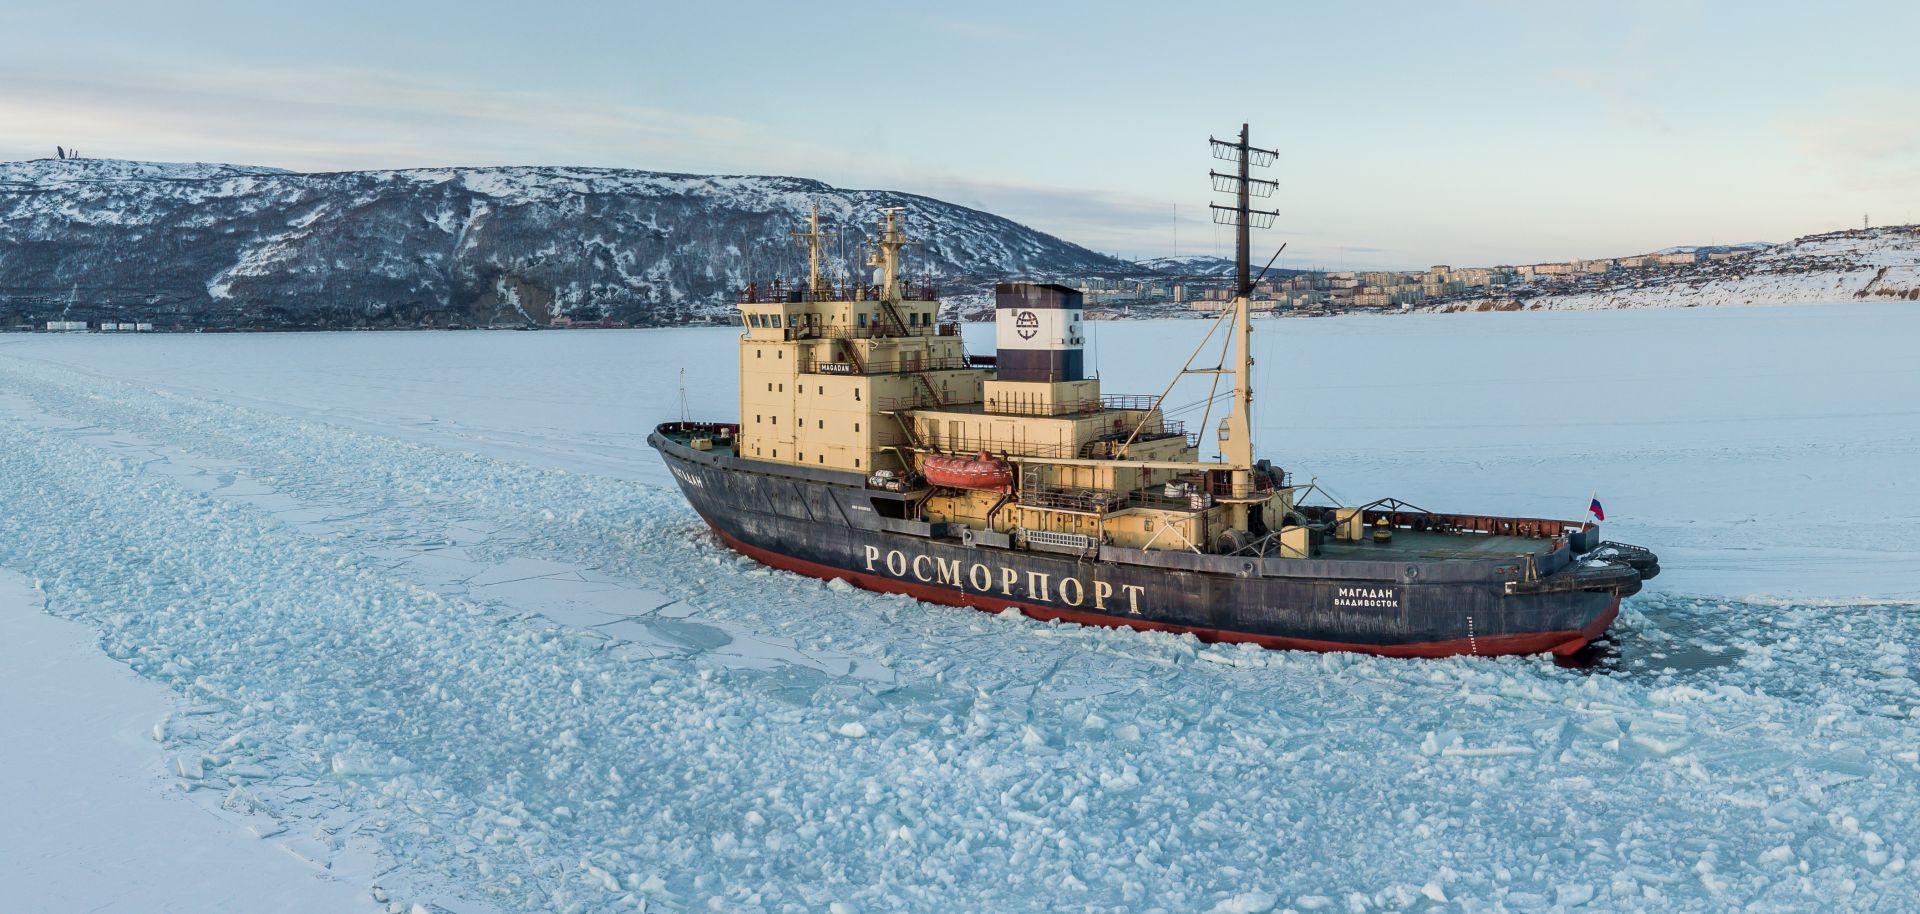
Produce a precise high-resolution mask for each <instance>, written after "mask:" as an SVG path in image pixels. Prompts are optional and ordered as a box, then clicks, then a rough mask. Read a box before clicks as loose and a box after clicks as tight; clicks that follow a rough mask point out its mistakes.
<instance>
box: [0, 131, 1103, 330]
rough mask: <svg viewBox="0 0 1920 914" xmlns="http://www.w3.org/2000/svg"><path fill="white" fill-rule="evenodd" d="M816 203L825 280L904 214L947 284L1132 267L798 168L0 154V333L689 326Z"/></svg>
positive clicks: (912, 261)
mask: <svg viewBox="0 0 1920 914" xmlns="http://www.w3.org/2000/svg"><path fill="white" fill-rule="evenodd" d="M815 203H817V204H819V206H820V208H821V211H822V215H823V216H824V217H826V218H827V219H828V220H830V221H831V222H832V223H834V225H835V226H836V234H837V236H838V237H836V239H835V240H834V241H833V242H830V244H829V247H830V249H831V250H830V251H829V257H828V261H829V266H830V268H831V269H832V271H833V272H834V273H835V274H836V275H850V276H854V277H864V275H865V268H864V267H863V266H861V265H860V260H859V241H860V240H861V239H862V238H864V237H865V236H866V235H867V234H868V233H870V232H871V231H873V229H872V225H873V223H874V221H875V218H876V217H877V216H878V214H879V212H880V211H881V210H882V209H885V208H889V207H897V206H903V207H906V224H907V227H908V230H909V232H910V233H912V234H913V235H914V237H915V239H916V241H917V242H918V243H917V244H916V245H915V246H914V248H912V249H910V253H909V257H908V268H909V270H910V271H911V272H912V273H913V274H914V275H915V276H916V277H919V278H924V279H927V280H930V281H933V282H936V283H941V284H946V285H948V286H950V287H952V286H961V287H967V288H973V287H977V286H980V285H983V284H985V283H988V282H991V281H994V280H998V279H1005V278H1015V277H1018V278H1034V279H1048V278H1061V277H1069V276H1072V277H1080V276H1088V275H1119V274H1125V273H1134V272H1138V268H1137V267H1134V266H1133V265H1132V264H1129V263H1127V262H1125V261H1121V260H1117V259H1114V258H1111V257H1107V256H1105V255H1102V254H1098V253H1096V252H1093V251H1091V250H1088V249H1086V248H1084V247H1081V246H1079V245H1076V244H1072V243H1071V242H1067V241H1064V240H1062V239H1060V238H1057V237H1055V236H1053V235H1049V234H1046V233H1044V232H1040V231H1037V230H1035V229H1032V228H1030V227H1027V226H1024V225H1021V224H1019V223H1016V222H1013V221H1012V220H1009V219H1006V218H1004V217H1000V216H997V215H994V214H992V213H987V212H984V211H981V210H977V209H973V208H971V207H966V206H961V205H958V204H952V203H947V202H945V201H942V200H938V199H936V198H933V197H927V196H923V195H919V194H911V193H906V192H902V191H891V190H862V189H848V188H838V187H834V186H832V185H830V184H827V183H825V182H823V181H818V180H815V179H811V178H797V177H790V176H780V175H696V174H685V173H674V172H654V171H642V170H637V169H612V168H595V167H586V166H488V167H463V166H450V167H428V168H413V169H385V170H369V171H335V172H292V171H284V170H280V169H271V168H264V167H256V166H235V165H225V164H218V163H154V162H130V161H123V160H103V159H64V160H62V159H39V160H27V161H23V162H9V163H0V325H16V324H19V323H28V324H38V323H40V322H42V321H45V320H50V319H72V320H88V319H120V320H134V319H139V320H150V321H154V322H156V323H158V324H160V325H162V326H173V327H179V328H182V329H194V328H208V329H218V328H227V327H235V328H242V327H249V328H260V329H290V328H325V327H406V326H441V325H460V326H475V325H526V324H535V325H538V324H545V323H549V322H553V321H554V320H555V319H556V318H561V317H565V318H569V319H573V320H601V319H606V320H615V321H620V322H625V323H632V324H639V325H662V324H676V323H686V322H688V321H691V320H699V319H703V318H706V317H709V316H713V315H718V314H724V311H725V308H726V307H727V306H728V305H730V304H731V302H732V300H733V295H734V293H735V292H736V291H737V290H738V289H739V288H740V287H742V286H744V285H746V283H747V282H749V281H756V280H757V281H761V282H765V281H768V280H771V279H774V278H785V279H788V280H791V279H793V278H795V277H797V276H800V275H802V274H803V272H804V270H805V253H804V250H803V249H802V248H800V247H799V246H798V245H797V244H795V243H794V242H793V241H792V239H791V238H790V237H789V234H788V233H789V232H790V231H792V230H793V229H794V228H795V227H797V225H798V223H799V221H800V219H801V218H802V217H803V216H804V214H805V212H806V211H807V209H808V208H809V207H810V206H811V205H813V204H815ZM850 262H851V265H850ZM858 281H864V279H862V280H858Z"/></svg>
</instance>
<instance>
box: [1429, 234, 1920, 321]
mask: <svg viewBox="0 0 1920 914" xmlns="http://www.w3.org/2000/svg"><path fill="white" fill-rule="evenodd" d="M1734 247H1746V246H1741V245H1736V246H1734ZM1856 298H1864V299H1874V298H1898V299H1908V300H1913V301H1920V226H1912V225H1908V226H1887V227H1881V228H1871V229H1852V230H1848V231H1842V232H1828V233H1826V234H1821V235H1808V236H1806V237H1803V238H1796V239H1794V240H1793V241H1791V242H1789V243H1786V244H1777V245H1772V246H1770V247H1767V248H1765V249H1763V250H1760V251H1758V252H1756V253H1754V254H1752V255H1750V256H1744V257H1735V258H1733V259H1728V260H1720V261H1709V262H1705V263H1700V264H1695V265H1692V266H1687V267H1680V268H1667V269H1649V270H1628V271H1621V272H1616V273H1607V274H1600V275H1595V276H1586V277H1580V278H1579V279H1578V280H1577V281H1576V282H1575V283H1574V284H1572V285H1569V286H1564V287H1553V286H1540V287H1535V288H1530V289H1525V290H1522V291H1520V292H1518V293H1517V294H1513V295H1511V296H1508V297H1503V298H1500V299H1471V300H1465V301H1452V302H1448V303H1446V304H1443V305H1440V306H1438V307H1436V308H1435V309H1434V310H1437V311H1488V310H1587V309H1602V308H1694V307H1705V306H1711V305H1786V304H1802V303H1819V302H1835V301H1841V300H1845V299H1856Z"/></svg>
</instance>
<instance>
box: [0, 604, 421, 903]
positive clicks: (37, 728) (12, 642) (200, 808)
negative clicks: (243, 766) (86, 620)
mask: <svg viewBox="0 0 1920 914" xmlns="http://www.w3.org/2000/svg"><path fill="white" fill-rule="evenodd" d="M93 642H94V638H93V637H92V635H91V633H90V632H89V631H88V629H87V628H86V627H84V626H81V625H76V624H74V623H72V622H64V621H61V620H59V619H55V618H53V617H51V616H48V615H46V614H45V613H44V612H42V611H41V605H40V594H38V593H37V592H35V591H34V589H33V587H32V582H31V581H29V580H27V578H26V577H25V576H23V575H20V574H18V573H16V572H11V571H5V570H0V695H4V696H5V698H4V699H3V700H0V733H5V734H7V739H6V743H5V748H4V749H0V759H4V760H5V763H6V764H5V771H6V776H5V777H0V809H4V810H5V811H6V814H5V815H4V816H0V853H4V855H5V859H6V876H5V878H4V879H0V911H20V912H29V911H89V912H95V914H159V912H180V914H202V912H207V911H301V912H309V911H310V912H313V914H348V912H368V914H371V912H375V911H384V910H385V908H384V906H382V905H379V904H377V903H376V902H375V901H374V900H373V898H372V897H370V896H369V894H368V892H367V888H366V880H367V878H368V877H370V876H372V875H373V874H372V873H371V872H366V871H362V872H359V873H352V874H350V875H349V874H348V873H347V872H346V870H347V867H346V866H345V865H343V866H342V867H341V868H340V870H341V871H340V872H338V873H334V872H329V871H328V870H326V869H322V868H321V867H320V866H318V865H317V864H315V863H314V862H313V861H311V860H309V859H302V858H300V857H297V856H291V855H288V854H285V853H280V852H279V851H280V850H282V849H284V848H282V847H276V845H274V844H271V843H267V842H262V841H260V840H258V839H257V838H256V837H255V833H254V832H251V831H248V830H247V824H248V823H247V822H245V821H244V820H243V819H242V818H241V817H239V816H236V815H234V814H233V812H232V811H230V810H227V809H222V808H220V807H219V805H218V804H217V802H214V801H213V800H211V799H204V798H196V797H191V796H189V795H188V794H186V793H185V792H184V791H180V790H176V789H175V787H176V785H180V784H182V782H181V781H178V780H175V779H174V777H172V775H175V774H177V773H178V770H177V769H167V768H165V767H164V766H163V764H162V758H161V755H160V753H159V751H158V750H157V748H156V746H155V743H154V742H153V739H154V734H156V733H158V732H161V730H164V729H165V728H166V727H167V726H169V725H170V724H163V723H160V722H162V721H169V722H170V720H171V714H172V712H171V709H172V707H173V703H172V701H171V699H170V696H169V695H168V693H167V690H166V689H165V688H163V687H161V686H159V685H156V684H154V683H152V682H145V681H142V680H141V679H140V678H138V677H136V676H134V675H132V674H131V673H129V672H127V668H126V667H124V666H122V665H120V664H118V663H115V662H114V661H113V660H111V659H109V658H108V657H106V656H105V655H103V654H101V653H100V651H99V649H98V648H96V647H95V646H94V643H93ZM194 799H203V802H201V803H199V804H196V803H195V802H193V800H194ZM277 827H278V826H276V828H277ZM343 864H344V861H343ZM356 883H357V884H356Z"/></svg>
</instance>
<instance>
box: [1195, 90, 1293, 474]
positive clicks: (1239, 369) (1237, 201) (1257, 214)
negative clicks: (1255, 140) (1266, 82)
mask: <svg viewBox="0 0 1920 914" xmlns="http://www.w3.org/2000/svg"><path fill="white" fill-rule="evenodd" d="M1207 140H1208V142H1209V143H1211V144H1212V145H1213V156H1214V158H1217V159H1224V160H1226V161H1229V162H1232V163H1234V166H1235V169H1234V173H1233V174H1221V173H1220V172H1217V171H1209V172H1208V174H1209V175H1210V176H1211V177H1212V178H1213V189H1214V190H1216V191H1221V192H1227V193H1232V194H1233V195H1234V205H1232V206H1221V205H1220V204H1218V203H1214V204H1209V205H1210V206H1211V208H1212V210H1213V221H1215V222H1218V223H1220V224H1222V225H1231V226H1233V227H1234V294H1233V345H1234V349H1235V355H1234V366H1233V409H1232V411H1231V412H1229V413H1228V414H1227V418H1226V421H1225V423H1224V426H1225V427H1224V428H1223V429H1222V430H1221V434H1220V457H1221V459H1222V460H1224V461H1225V462H1226V463H1227V465H1228V466H1230V467H1232V468H1233V471H1234V474H1233V477H1234V489H1235V490H1236V491H1245V490H1246V489H1247V488H1248V487H1249V486H1250V483H1251V479H1250V474H1251V472H1252V470H1253V431H1252V426H1253V422H1252V418H1251V417H1252V412H1253V381H1252V372H1251V370H1250V369H1251V368H1252V366H1253V355H1252V347H1251V346H1250V345H1249V340H1248V336H1249V335H1250V334H1251V333H1252V332H1253V325H1252V322H1251V320H1250V317H1251V314H1250V311H1251V303H1250V301H1249V298H1250V297H1251V296H1252V294H1253V278H1252V275H1251V271H1250V269H1249V268H1250V264H1249V260H1250V259H1251V253H1252V229H1253V226H1254V223H1255V221H1256V220H1257V221H1258V222H1259V226H1260V227H1261V228H1267V227H1269V226H1271V225H1273V220H1274V218H1275V217H1276V216H1278V215H1280V214H1279V213H1277V212H1274V211H1272V210H1264V209H1254V208H1253V206H1252V198H1253V197H1255V196H1260V197H1269V196H1272V195H1273V192H1274V190H1275V189H1276V188H1278V187H1279V186H1280V185H1279V184H1278V183H1277V182H1274V181H1269V180H1266V179H1264V178H1255V177H1252V176H1251V175H1249V174H1248V170H1249V169H1250V168H1251V167H1252V166H1255V165H1259V166H1261V167H1265V166H1268V165H1271V164H1273V160H1274V159H1275V158H1277V157H1278V156H1279V153H1278V152H1277V151H1275V150H1272V149H1260V148H1258V147H1255V146H1252V145H1249V142H1248V139H1247V125H1246V124H1241V125H1240V138H1239V139H1238V140H1236V141H1226V140H1219V139H1214V138H1213V137H1208V138H1207Z"/></svg>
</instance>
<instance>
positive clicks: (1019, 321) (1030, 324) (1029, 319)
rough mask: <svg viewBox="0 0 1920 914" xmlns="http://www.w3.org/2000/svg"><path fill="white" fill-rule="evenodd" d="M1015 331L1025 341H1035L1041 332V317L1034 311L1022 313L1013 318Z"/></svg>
mask: <svg viewBox="0 0 1920 914" xmlns="http://www.w3.org/2000/svg"><path fill="white" fill-rule="evenodd" d="M1013 331H1014V332H1015V333H1018V334H1020V338H1021V339H1023V340H1030V339H1033V338H1034V336H1035V335H1036V334H1038V333H1039V332H1040V315H1038V314H1035V313H1033V312H1032V311H1022V312H1020V313H1019V314H1015V315H1014V316H1013Z"/></svg>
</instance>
